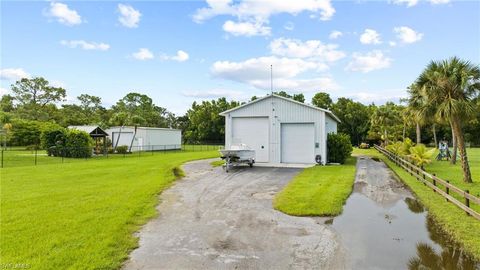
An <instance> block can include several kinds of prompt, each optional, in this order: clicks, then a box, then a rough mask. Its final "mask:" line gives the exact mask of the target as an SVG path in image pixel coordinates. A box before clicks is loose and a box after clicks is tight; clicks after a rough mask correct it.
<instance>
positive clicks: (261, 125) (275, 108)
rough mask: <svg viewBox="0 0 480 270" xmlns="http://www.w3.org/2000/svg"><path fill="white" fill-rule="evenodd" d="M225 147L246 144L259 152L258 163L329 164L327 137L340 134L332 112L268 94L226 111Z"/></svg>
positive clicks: (257, 154) (223, 114) (223, 113)
mask: <svg viewBox="0 0 480 270" xmlns="http://www.w3.org/2000/svg"><path fill="white" fill-rule="evenodd" d="M220 115H222V116H224V117H225V147H226V148H230V146H231V145H232V144H239V143H244V144H246V145H248V146H249V147H250V148H252V149H253V150H255V152H256V159H255V161H256V162H268V163H307V164H311V163H315V158H316V157H317V156H319V157H320V158H321V163H322V164H325V161H326V156H327V151H326V147H327V134H328V133H331V132H333V133H335V132H337V123H338V122H339V120H338V118H337V117H336V116H335V115H334V114H333V113H332V112H330V111H328V110H325V109H321V108H317V107H314V106H312V105H308V104H304V103H301V102H298V101H295V100H292V99H289V98H284V97H281V96H278V95H275V94H273V95H268V96H265V97H263V98H260V99H257V100H255V101H252V102H249V103H247V104H244V105H242V106H239V107H236V108H233V109H231V110H228V111H225V112H222V113H221V114H220Z"/></svg>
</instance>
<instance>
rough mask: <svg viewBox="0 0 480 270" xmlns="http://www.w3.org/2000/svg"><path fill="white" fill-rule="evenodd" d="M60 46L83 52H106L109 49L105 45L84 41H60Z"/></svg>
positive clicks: (108, 46)
mask: <svg viewBox="0 0 480 270" xmlns="http://www.w3.org/2000/svg"><path fill="white" fill-rule="evenodd" d="M60 44H62V45H63V46H67V47H69V48H77V47H78V48H81V49H83V50H99V51H106V50H108V49H110V45H108V44H106V43H97V42H87V41H85V40H62V41H60Z"/></svg>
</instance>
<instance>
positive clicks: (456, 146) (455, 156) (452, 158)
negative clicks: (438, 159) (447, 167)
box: [450, 122, 458, 164]
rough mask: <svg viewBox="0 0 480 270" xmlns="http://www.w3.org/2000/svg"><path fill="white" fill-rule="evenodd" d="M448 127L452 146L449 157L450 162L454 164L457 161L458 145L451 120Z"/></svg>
mask: <svg viewBox="0 0 480 270" xmlns="http://www.w3.org/2000/svg"><path fill="white" fill-rule="evenodd" d="M450 127H451V128H452V147H453V151H452V157H451V159H450V163H451V164H456V163H457V151H458V150H457V149H458V145H457V136H456V134H455V129H454V128H453V122H450Z"/></svg>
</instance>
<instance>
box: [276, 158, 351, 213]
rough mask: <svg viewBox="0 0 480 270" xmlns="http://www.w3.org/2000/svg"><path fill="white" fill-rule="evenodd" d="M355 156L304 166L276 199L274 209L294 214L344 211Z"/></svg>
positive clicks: (349, 190)
mask: <svg viewBox="0 0 480 270" xmlns="http://www.w3.org/2000/svg"><path fill="white" fill-rule="evenodd" d="M355 164H356V159H355V158H353V157H352V158H349V159H348V160H347V162H346V163H345V164H344V165H338V166H335V165H333V166H315V167H312V168H308V169H305V170H303V171H302V172H301V173H300V174H298V175H297V176H296V177H295V178H294V179H293V180H292V181H291V182H290V183H288V185H287V186H286V187H285V188H284V189H283V190H282V191H280V192H279V193H278V194H277V195H276V196H275V199H274V201H273V206H274V208H275V209H277V210H280V211H282V212H284V213H286V214H289V215H295V216H334V215H338V214H340V213H342V209H343V205H344V204H345V201H346V200H347V198H348V196H349V195H350V193H352V189H353V182H354V180H355Z"/></svg>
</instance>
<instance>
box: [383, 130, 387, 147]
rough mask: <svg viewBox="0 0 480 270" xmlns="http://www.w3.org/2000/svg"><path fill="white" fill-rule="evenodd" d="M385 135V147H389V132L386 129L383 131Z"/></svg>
mask: <svg viewBox="0 0 480 270" xmlns="http://www.w3.org/2000/svg"><path fill="white" fill-rule="evenodd" d="M383 134H384V136H385V146H387V145H388V135H387V130H386V129H385V130H384V131H383Z"/></svg>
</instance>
